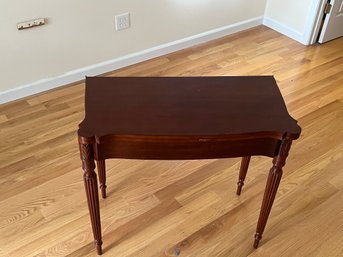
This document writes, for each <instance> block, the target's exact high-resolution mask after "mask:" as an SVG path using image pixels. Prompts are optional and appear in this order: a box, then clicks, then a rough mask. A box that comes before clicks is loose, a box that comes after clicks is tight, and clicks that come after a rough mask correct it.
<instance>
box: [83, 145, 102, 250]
mask: <svg viewBox="0 0 343 257" xmlns="http://www.w3.org/2000/svg"><path fill="white" fill-rule="evenodd" d="M80 153H81V161H82V169H83V171H84V174H83V179H84V184H85V189H86V195H87V202H88V208H89V214H90V218H91V223H92V229H93V236H94V242H95V245H96V249H97V253H98V254H99V255H101V254H102V248H101V246H102V239H101V224H100V209H99V195H98V183H97V178H96V173H95V171H94V169H95V163H94V156H93V145H92V144H87V143H83V142H82V140H80Z"/></svg>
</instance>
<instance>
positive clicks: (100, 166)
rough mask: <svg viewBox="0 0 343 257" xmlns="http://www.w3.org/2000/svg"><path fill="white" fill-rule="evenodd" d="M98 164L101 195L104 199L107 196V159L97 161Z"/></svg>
mask: <svg viewBox="0 0 343 257" xmlns="http://www.w3.org/2000/svg"><path fill="white" fill-rule="evenodd" d="M96 164H97V166H98V175H99V183H100V190H101V196H102V198H103V199H105V198H106V187H107V186H106V166H105V160H99V161H96Z"/></svg>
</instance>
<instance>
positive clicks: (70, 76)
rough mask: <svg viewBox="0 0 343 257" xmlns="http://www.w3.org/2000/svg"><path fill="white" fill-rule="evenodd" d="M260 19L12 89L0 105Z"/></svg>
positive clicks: (0, 94) (3, 95)
mask: <svg viewBox="0 0 343 257" xmlns="http://www.w3.org/2000/svg"><path fill="white" fill-rule="evenodd" d="M262 20H263V17H262V16H260V17H256V18H253V19H249V20H244V21H241V22H238V23H235V24H232V25H228V26H224V27H220V28H217V29H213V30H210V31H207V32H203V33H200V34H197V35H194V36H190V37H186V38H183V39H180V40H176V41H173V42H170V43H166V44H163V45H159V46H156V47H152V48H149V49H145V50H142V51H139V52H136V53H132V54H128V55H125V56H122V57H118V58H115V59H113V60H109V61H106V62H101V63H98V64H95V65H91V66H87V67H84V68H81V69H77V70H73V71H70V72H67V73H65V74H62V75H60V76H56V77H52V78H46V79H42V80H39V81H35V82H32V83H30V84H26V85H22V86H19V87H16V88H14V89H10V90H7V91H3V92H0V104H2V103H6V102H9V101H13V100H16V99H19V98H23V97H26V96H30V95H33V94H37V93H40V92H43V91H46V90H49V89H53V88H57V87H60V86H63V85H66V84H70V83H73V82H77V81H80V80H83V79H84V78H85V76H95V75H100V74H103V73H106V72H110V71H113V70H116V69H119V68H123V67H126V66H129V65H132V64H135V63H139V62H142V61H146V60H148V59H152V58H155V57H158V56H161V55H165V54H169V53H171V52H175V51H178V50H181V49H184V48H187V47H191V46H194V45H197V44H200V43H204V42H207V41H210V40H213V39H216V38H220V37H223V36H227V35H230V34H233V33H235V32H238V31H242V30H245V29H249V28H252V27H255V26H258V25H261V24H262Z"/></svg>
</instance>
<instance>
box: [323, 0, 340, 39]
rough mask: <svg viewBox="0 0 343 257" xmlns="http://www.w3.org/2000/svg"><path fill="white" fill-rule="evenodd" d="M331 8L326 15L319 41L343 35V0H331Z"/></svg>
mask: <svg viewBox="0 0 343 257" xmlns="http://www.w3.org/2000/svg"><path fill="white" fill-rule="evenodd" d="M330 4H331V10H330V12H329V13H328V14H327V15H326V17H325V20H324V24H323V28H322V31H321V33H320V36H319V40H318V41H319V43H324V42H326V41H329V40H332V39H335V38H338V37H341V36H343V0H331V1H330Z"/></svg>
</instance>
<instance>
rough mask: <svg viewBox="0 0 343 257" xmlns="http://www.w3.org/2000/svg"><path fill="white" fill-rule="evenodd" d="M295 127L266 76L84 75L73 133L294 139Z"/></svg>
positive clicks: (88, 134) (295, 136)
mask: <svg viewBox="0 0 343 257" xmlns="http://www.w3.org/2000/svg"><path fill="white" fill-rule="evenodd" d="M300 132H301V128H300V127H299V126H298V125H297V122H296V121H295V120H294V119H293V118H292V117H291V116H290V115H289V114H288V111H287V108H286V105H285V103H284V100H283V98H282V95H281V93H280V91H279V89H278V87H277V84H276V81H275V79H274V78H273V77H272V76H241V77H238V76H237V77H225V76H223V77H87V78H86V93H85V118H84V120H83V121H82V122H81V123H80V125H79V131H78V134H79V136H82V137H94V136H95V137H102V136H106V135H118V136H154V137H156V136H168V137H173V136H175V137H199V138H200V137H201V138H206V137H218V136H220V137H223V136H224V137H225V136H228V137H229V136H242V135H243V136H246V137H249V136H252V137H253V136H260V137H261V136H263V137H272V138H280V139H281V138H282V137H283V136H285V135H287V137H289V138H291V139H296V138H298V137H299V135H300Z"/></svg>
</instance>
